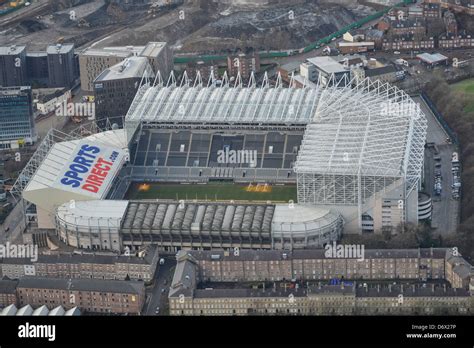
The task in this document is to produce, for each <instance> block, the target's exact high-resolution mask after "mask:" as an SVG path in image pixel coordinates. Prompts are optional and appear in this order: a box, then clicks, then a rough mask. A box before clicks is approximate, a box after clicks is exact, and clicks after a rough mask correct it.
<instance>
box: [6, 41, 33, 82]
mask: <svg viewBox="0 0 474 348" xmlns="http://www.w3.org/2000/svg"><path fill="white" fill-rule="evenodd" d="M26 72H27V61H26V47H25V46H15V45H13V46H10V47H0V87H2V86H3V87H15V86H24V85H25V84H26V79H27V75H26Z"/></svg>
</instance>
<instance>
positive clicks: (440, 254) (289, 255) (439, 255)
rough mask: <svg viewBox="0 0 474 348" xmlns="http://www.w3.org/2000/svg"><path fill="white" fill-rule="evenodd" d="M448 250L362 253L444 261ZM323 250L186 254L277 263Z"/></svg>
mask: <svg viewBox="0 0 474 348" xmlns="http://www.w3.org/2000/svg"><path fill="white" fill-rule="evenodd" d="M447 250H448V249H445V248H430V249H367V250H365V251H364V256H365V258H366V259H375V258H381V259H387V258H395V259H397V258H436V259H444V258H445V257H446V252H447ZM324 252H325V250H324V249H307V250H303V249H302V250H297V249H295V250H293V251H289V250H240V252H239V255H238V256H236V255H234V253H232V252H230V253H229V252H226V251H223V250H211V251H198V250H192V251H188V252H187V253H188V254H189V255H191V256H192V257H193V258H194V259H195V260H197V261H206V260H209V261H210V260H213V259H217V260H226V261H278V260H280V261H281V260H292V259H293V260H312V259H324V258H326V257H325V256H324Z"/></svg>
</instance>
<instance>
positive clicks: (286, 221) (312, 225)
mask: <svg viewBox="0 0 474 348" xmlns="http://www.w3.org/2000/svg"><path fill="white" fill-rule="evenodd" d="M341 219H342V217H341V215H340V214H339V213H335V212H333V211H331V210H329V209H322V208H317V207H314V206H304V205H299V204H295V205H294V206H293V207H290V206H289V205H287V204H279V205H277V206H276V207H275V215H274V217H273V221H272V232H292V233H298V232H302V233H304V232H306V231H311V230H318V229H323V228H325V227H327V226H331V225H334V224H335V223H337V222H338V220H341Z"/></svg>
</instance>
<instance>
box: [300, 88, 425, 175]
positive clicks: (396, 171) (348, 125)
mask: <svg viewBox="0 0 474 348" xmlns="http://www.w3.org/2000/svg"><path fill="white" fill-rule="evenodd" d="M426 128H427V122H426V118H425V116H424V114H423V112H422V111H421V110H420V107H419V105H418V104H415V102H414V101H413V100H412V99H411V98H410V97H409V96H408V95H407V94H405V93H404V92H403V91H401V90H399V89H397V88H396V87H392V86H390V85H388V84H382V83H380V82H375V83H372V82H370V81H369V80H367V79H366V80H364V81H362V82H361V83H360V84H358V85H357V86H356V87H354V88H351V87H350V86H347V87H344V88H335V87H332V88H331V87H330V88H328V89H326V90H325V92H324V93H323V95H322V96H321V98H320V102H319V104H318V108H317V110H316V113H315V115H314V121H313V123H312V124H310V125H308V127H307V128H306V133H305V136H304V138H303V142H302V145H301V149H300V152H299V154H298V158H297V161H296V164H295V171H296V172H297V173H313V174H330V175H362V176H385V177H387V176H388V177H405V176H406V177H407V178H408V180H410V179H412V184H414V183H415V182H416V181H417V180H418V178H419V176H420V174H421V169H422V165H423V153H424V143H425V138H426Z"/></svg>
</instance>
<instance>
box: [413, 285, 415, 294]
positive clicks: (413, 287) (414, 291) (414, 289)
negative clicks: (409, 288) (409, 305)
mask: <svg viewBox="0 0 474 348" xmlns="http://www.w3.org/2000/svg"><path fill="white" fill-rule="evenodd" d="M413 293H415V284H413Z"/></svg>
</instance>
